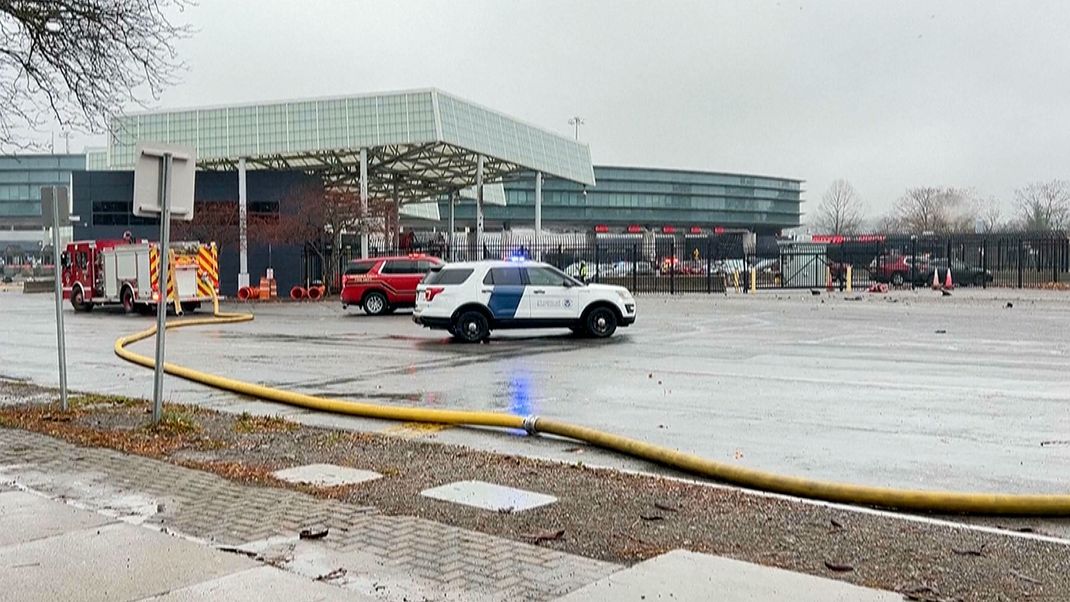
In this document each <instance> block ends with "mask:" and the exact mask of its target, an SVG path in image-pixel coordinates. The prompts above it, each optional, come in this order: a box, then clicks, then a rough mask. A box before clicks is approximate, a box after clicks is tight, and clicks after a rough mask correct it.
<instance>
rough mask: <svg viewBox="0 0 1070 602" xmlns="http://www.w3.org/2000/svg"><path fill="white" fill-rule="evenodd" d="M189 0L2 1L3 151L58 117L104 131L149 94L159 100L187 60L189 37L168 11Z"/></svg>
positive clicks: (182, 7) (20, 143) (0, 136)
mask: <svg viewBox="0 0 1070 602" xmlns="http://www.w3.org/2000/svg"><path fill="white" fill-rule="evenodd" d="M191 5H192V2H191V0H0V102H2V103H3V109H2V111H0V150H3V149H5V148H11V147H15V148H25V147H27V146H31V143H29V142H27V140H26V134H27V133H28V132H29V131H33V130H36V129H38V128H39V127H40V126H41V125H42V124H43V123H45V122H46V121H49V120H55V121H56V122H57V123H58V124H59V125H60V126H61V127H63V128H66V129H78V130H87V131H96V132H99V131H103V130H104V126H105V125H106V122H107V120H108V118H109V117H110V116H111V115H113V114H114V113H115V112H116V111H119V110H120V109H121V108H122V106H123V105H124V104H126V103H128V102H134V103H137V104H141V100H142V97H143V96H144V95H145V94H148V95H149V96H151V98H153V99H156V98H159V94H160V93H161V92H162V91H163V89H164V88H166V87H167V86H169V85H171V84H173V83H174V82H175V73H176V72H177V71H178V70H179V69H181V67H182V65H181V63H180V62H179V61H178V60H177V57H176V54H175V50H174V43H175V41H177V40H178V39H181V38H183V37H186V36H188V35H189V34H190V29H189V28H188V27H187V26H183V25H176V24H174V23H172V21H171V20H170V17H169V15H170V14H173V13H174V12H181V11H182V10H185V9H186V8H187V7H189V6H191Z"/></svg>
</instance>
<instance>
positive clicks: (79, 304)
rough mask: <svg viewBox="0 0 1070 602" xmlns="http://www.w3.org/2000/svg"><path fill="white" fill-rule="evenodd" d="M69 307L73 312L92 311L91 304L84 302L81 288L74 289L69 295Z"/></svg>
mask: <svg viewBox="0 0 1070 602" xmlns="http://www.w3.org/2000/svg"><path fill="white" fill-rule="evenodd" d="M71 306H72V307H74V311H93V304H92V303H86V302H85V297H84V296H83V295H82V289H81V288H76V289H74V291H73V292H72V293H71Z"/></svg>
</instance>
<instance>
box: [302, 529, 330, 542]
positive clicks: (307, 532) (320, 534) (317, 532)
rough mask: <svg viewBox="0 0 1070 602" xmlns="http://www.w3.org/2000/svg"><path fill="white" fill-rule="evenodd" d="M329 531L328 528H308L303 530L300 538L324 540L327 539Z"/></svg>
mask: <svg viewBox="0 0 1070 602" xmlns="http://www.w3.org/2000/svg"><path fill="white" fill-rule="evenodd" d="M327 531H328V529H327V527H307V528H305V529H301V532H300V533H299V534H298V537H299V538H300V539H323V538H324V537H327Z"/></svg>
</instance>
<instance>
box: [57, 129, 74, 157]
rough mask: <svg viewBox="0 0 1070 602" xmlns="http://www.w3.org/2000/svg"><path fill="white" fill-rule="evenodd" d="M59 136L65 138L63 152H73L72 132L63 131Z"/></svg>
mask: <svg viewBox="0 0 1070 602" xmlns="http://www.w3.org/2000/svg"><path fill="white" fill-rule="evenodd" d="M59 137H60V138H63V152H64V154H67V155H69V154H71V133H70V132H63V133H62V134H60V135H59Z"/></svg>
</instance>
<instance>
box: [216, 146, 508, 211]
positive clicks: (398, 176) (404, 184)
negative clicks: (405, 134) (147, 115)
mask: <svg viewBox="0 0 1070 602" xmlns="http://www.w3.org/2000/svg"><path fill="white" fill-rule="evenodd" d="M477 162H478V154H477V153H475V152H473V151H471V150H468V149H464V148H460V147H458V146H455V145H451V144H445V143H440V142H436V143H430V144H409V145H389V146H383V147H378V148H371V149H368V196H369V198H372V199H393V198H394V194H395V190H396V191H397V198H399V199H401V200H402V201H403V202H421V201H428V200H434V199H438V198H440V197H442V196H443V195H446V194H449V193H450V192H454V191H457V190H460V189H462V188H467V187H470V186H473V185H475V172H476V164H477ZM237 165H238V161H237V160H235V159H229V158H226V159H216V160H207V161H198V163H197V166H198V167H199V168H200V169H204V170H213V171H232V170H236V169H237V168H238V167H237ZM246 168H248V169H269V170H296V171H304V172H308V173H313V174H316V175H319V176H320V177H321V178H322V179H323V181H324V183H325V184H326V185H327V186H329V187H334V188H346V189H354V190H355V189H357V188H359V186H360V152H359V151H354V150H349V149H338V150H333V151H317V152H310V153H302V154H294V155H271V156H264V157H253V158H249V159H247V160H246ZM524 171H527V169H526V168H524V167H523V166H520V165H517V164H515V163H510V162H508V161H502V160H500V159H495V158H493V157H487V158H485V159H484V163H483V177H484V183H485V184H487V183H492V182H501V181H505V180H508V179H510V178H513V177H515V176H517V175H518V174H520V173H521V172H524ZM395 187H396V188H395Z"/></svg>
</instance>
